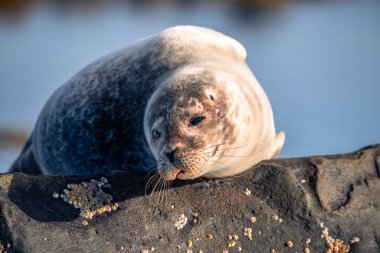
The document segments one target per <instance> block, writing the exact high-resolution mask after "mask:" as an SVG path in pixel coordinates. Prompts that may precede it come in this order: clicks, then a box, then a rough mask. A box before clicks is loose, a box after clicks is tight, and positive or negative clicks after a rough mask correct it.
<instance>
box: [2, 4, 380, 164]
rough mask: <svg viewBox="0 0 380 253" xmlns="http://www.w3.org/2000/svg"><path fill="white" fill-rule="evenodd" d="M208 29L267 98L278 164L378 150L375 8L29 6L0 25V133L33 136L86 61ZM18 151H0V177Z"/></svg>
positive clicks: (378, 25)
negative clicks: (242, 52)
mask: <svg viewBox="0 0 380 253" xmlns="http://www.w3.org/2000/svg"><path fill="white" fill-rule="evenodd" d="M179 24H192V25H200V26H207V27H210V28H214V29H216V30H218V31H221V32H223V33H225V34H228V35H230V36H231V37H234V38H236V39H237V40H239V41H240V42H241V43H242V44H243V45H244V46H245V47H246V49H247V52H248V59H247V62H248V64H249V66H250V67H251V69H252V71H253V72H254V73H255V75H256V77H257V78H258V80H259V82H260V83H261V84H262V86H263V88H264V89H265V91H266V92H267V94H268V96H269V98H270V100H271V103H272V107H273V111H274V116H275V122H276V128H277V129H279V130H284V131H285V132H286V135H287V142H286V145H285V148H284V150H283V152H282V155H281V156H282V157H290V156H291V157H293V156H307V155H316V154H331V153H343V152H349V151H353V150H355V149H358V148H361V147H363V146H366V145H369V144H372V143H380V133H379V129H380V117H379V109H380V106H379V95H380V2H379V1H334V2H331V3H327V2H326V3H310V2H308V3H297V4H293V5H289V6H286V7H284V8H277V9H273V10H269V11H264V12H254V13H251V14H248V13H243V12H239V11H237V10H236V9H234V8H230V7H228V6H223V5H216V4H213V5H211V4H208V5H205V4H198V5H191V6H187V7H186V8H184V7H178V6H177V7H176V6H165V7H162V8H145V9H143V10H142V9H139V8H136V7H134V6H131V5H128V4H117V3H114V4H106V5H104V6H103V7H101V8H93V9H91V10H89V11H84V10H83V9H82V10H75V9H74V10H61V9H58V8H56V7H54V6H51V5H46V4H45V5H43V4H37V5H33V6H32V8H31V9H30V10H29V11H27V12H25V13H24V14H23V15H22V16H21V17H19V18H18V19H13V18H9V17H8V18H7V17H0V128H10V129H15V128H18V129H27V130H28V131H30V130H31V129H32V128H33V125H34V123H35V120H36V118H37V116H38V113H39V111H40V110H41V108H42V106H43V105H44V103H45V101H46V100H47V99H48V98H49V96H50V95H51V94H52V92H53V91H54V90H55V89H56V88H57V87H58V86H59V85H61V84H62V83H64V82H65V81H66V80H68V79H69V78H70V77H71V76H72V75H73V74H75V73H76V72H77V71H78V70H80V69H81V68H82V67H84V66H85V65H87V64H88V63H90V62H91V61H93V60H95V59H97V58H99V57H100V56H102V55H105V54H107V53H109V52H112V51H114V50H117V49H119V48H123V47H125V46H126V45H128V44H129V43H131V42H133V41H135V40H137V39H140V38H143V37H146V36H149V35H151V34H153V33H156V32H158V31H160V30H162V29H164V28H166V27H169V26H173V25H179ZM17 152H18V151H15V150H7V151H1V150H0V171H1V168H5V167H8V166H9V164H10V163H11V161H12V160H13V159H14V157H15V156H16V155H17Z"/></svg>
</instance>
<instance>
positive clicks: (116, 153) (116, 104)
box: [10, 26, 285, 180]
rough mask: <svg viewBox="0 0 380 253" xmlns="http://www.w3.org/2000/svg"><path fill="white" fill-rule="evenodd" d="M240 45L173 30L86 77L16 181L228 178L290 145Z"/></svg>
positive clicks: (76, 83) (64, 92) (34, 139)
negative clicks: (38, 177)
mask: <svg viewBox="0 0 380 253" xmlns="http://www.w3.org/2000/svg"><path fill="white" fill-rule="evenodd" d="M245 59H246V50H245V49H244V47H243V46H242V45H241V44H240V43H239V42H237V41H236V40H234V39H232V38H230V37H228V36H226V35H224V34H221V33H219V32H216V31H214V30H211V29H207V28H202V27H194V26H176V27H171V28H168V29H166V30H164V31H162V32H160V33H159V34H156V35H154V36H152V37H149V38H147V39H144V40H141V41H138V42H136V43H135V44H132V45H130V46H129V47H127V48H125V49H122V50H120V51H118V52H115V53H113V54H110V55H108V56H105V57H103V58H101V59H100V60H97V61H95V62H94V63H92V64H90V65H89V66H87V67H85V68H84V69H83V70H81V71H80V72H79V73H77V74H76V75H75V76H74V77H73V78H71V79H70V80H69V81H68V82H67V83H65V84H63V85H62V86H61V87H60V88H59V89H58V90H57V91H56V92H55V93H54V94H53V95H52V96H51V98H50V99H49V100H48V101H47V103H46V104H45V106H44V108H43V110H42V112H41V113H40V115H39V117H38V120H37V123H36V125H35V128H34V130H33V132H32V134H31V136H30V138H29V140H28V142H27V143H26V145H25V147H24V149H23V150H22V152H21V155H20V156H19V158H18V159H17V160H16V161H15V163H14V164H13V166H12V167H11V169H10V171H11V172H15V171H22V172H25V173H29V174H48V175H68V174H75V175H93V174H99V173H109V172H113V171H139V172H148V171H150V170H151V169H154V168H156V169H157V170H158V172H159V174H160V176H161V178H162V179H164V180H174V179H176V178H178V179H193V178H197V177H227V176H232V175H236V174H239V173H241V172H243V171H245V170H247V169H249V168H251V167H252V166H253V165H255V164H257V163H258V162H260V161H261V160H264V159H271V158H275V157H276V156H277V155H278V154H279V152H280V151H281V149H282V146H283V145H284V140H285V135H284V133H283V132H279V133H277V134H276V133H275V128H274V120H273V114H272V109H271V105H270V103H269V100H268V98H267V96H266V94H265V92H264V90H263V89H262V87H261V86H260V84H259V83H258V81H257V80H256V78H255V77H254V76H253V74H252V72H251V71H250V69H249V68H248V66H247V65H246V63H245Z"/></svg>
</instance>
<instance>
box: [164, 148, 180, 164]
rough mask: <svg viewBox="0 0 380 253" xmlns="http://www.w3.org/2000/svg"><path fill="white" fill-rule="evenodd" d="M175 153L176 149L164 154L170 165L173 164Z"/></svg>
mask: <svg viewBox="0 0 380 253" xmlns="http://www.w3.org/2000/svg"><path fill="white" fill-rule="evenodd" d="M176 151H177V148H176V149H174V150H172V151H170V152H165V155H166V156H167V158H168V159H169V161H170V162H171V163H172V162H174V160H175V159H174V154H175V152H176Z"/></svg>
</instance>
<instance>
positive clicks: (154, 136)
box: [152, 130, 161, 141]
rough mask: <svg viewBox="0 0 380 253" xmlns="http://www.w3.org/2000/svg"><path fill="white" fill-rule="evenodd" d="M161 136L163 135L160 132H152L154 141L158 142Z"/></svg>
mask: <svg viewBox="0 0 380 253" xmlns="http://www.w3.org/2000/svg"><path fill="white" fill-rule="evenodd" d="M160 136H161V134H160V132H158V131H157V130H153V131H152V139H153V140H154V141H157V140H158V139H159V138H160Z"/></svg>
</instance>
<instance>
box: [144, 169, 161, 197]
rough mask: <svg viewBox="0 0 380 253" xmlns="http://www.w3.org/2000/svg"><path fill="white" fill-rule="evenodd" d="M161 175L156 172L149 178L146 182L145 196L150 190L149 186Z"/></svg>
mask: <svg viewBox="0 0 380 253" xmlns="http://www.w3.org/2000/svg"><path fill="white" fill-rule="evenodd" d="M159 176H160V174H159V173H158V172H156V173H155V174H154V175H153V176H152V177H151V178H149V180H148V182H147V183H146V184H145V196H147V191H148V190H149V187H150V186H151V185H152V184H153V183H154V182H156V181H157V180H158V178H159ZM152 192H153V189H152Z"/></svg>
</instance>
